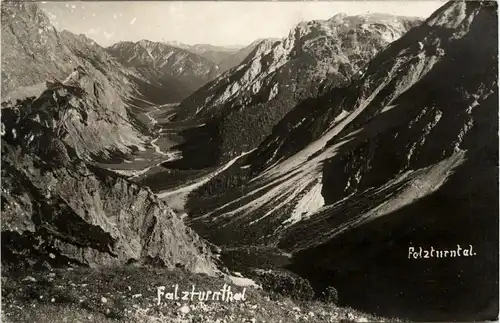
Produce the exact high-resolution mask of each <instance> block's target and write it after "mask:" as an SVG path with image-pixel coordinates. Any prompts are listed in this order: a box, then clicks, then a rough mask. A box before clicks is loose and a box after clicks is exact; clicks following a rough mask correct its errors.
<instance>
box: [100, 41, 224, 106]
mask: <svg viewBox="0 0 500 323" xmlns="http://www.w3.org/2000/svg"><path fill="white" fill-rule="evenodd" d="M107 51H108V52H109V53H110V54H111V55H113V56H114V57H116V59H118V60H119V61H120V62H121V63H122V64H123V65H125V66H127V67H130V68H132V69H133V70H135V71H137V73H139V74H141V75H142V76H143V77H145V78H146V79H147V80H149V81H150V82H152V83H158V84H161V85H163V87H164V88H165V92H168V91H173V92H174V93H176V94H177V95H176V96H174V97H173V99H175V100H177V101H171V102H179V101H181V100H182V99H183V98H185V97H186V96H188V95H189V94H191V93H192V92H194V91H195V90H197V89H198V88H199V87H200V86H202V85H203V84H205V83H207V82H208V81H210V80H211V79H212V78H214V77H215V75H216V74H217V70H218V66H217V65H216V64H215V63H214V62H212V61H211V60H209V59H207V58H204V57H202V56H199V55H197V54H194V53H192V52H190V51H188V50H185V49H181V48H177V47H173V46H169V45H167V44H164V43H158V42H152V41H148V40H141V41H138V42H135V43H134V42H120V43H117V44H114V45H112V46H110V47H108V48H107Z"/></svg>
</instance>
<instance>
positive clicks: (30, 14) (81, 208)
mask: <svg viewBox="0 0 500 323" xmlns="http://www.w3.org/2000/svg"><path fill="white" fill-rule="evenodd" d="M103 53H104V52H103V51H102V49H101V48H100V47H98V46H95V45H94V43H93V42H92V41H91V40H89V39H86V38H85V37H83V36H74V35H72V34H70V33H65V32H63V33H58V32H56V31H55V30H54V29H53V27H52V26H50V25H49V24H48V20H47V19H46V17H45V15H44V14H43V13H42V12H41V11H40V10H39V9H38V7H37V6H36V4H35V3H2V64H3V65H2V73H4V75H3V76H5V77H2V95H4V94H5V95H6V96H8V95H10V94H13V93H15V92H16V91H17V90H22V92H25V89H26V87H28V86H30V85H36V84H37V82H43V84H42V85H43V88H44V89H40V92H38V93H37V95H36V96H33V97H29V98H26V99H20V98H19V99H16V102H15V103H13V102H9V101H5V102H3V103H2V115H1V117H2V120H1V121H2V154H1V156H2V193H1V195H2V212H1V214H2V265H4V266H10V265H14V266H21V265H26V266H34V265H43V264H44V263H48V264H50V265H56V266H58V265H67V264H68V262H69V263H76V264H80V265H87V266H92V267H94V266H103V265H120V264H126V263H132V262H139V263H151V262H153V263H158V264H162V265H164V266H167V267H170V268H174V267H176V266H183V267H185V268H187V269H189V270H192V271H202V272H206V273H213V272H214V270H215V265H214V263H213V262H212V260H211V256H210V250H209V247H208V246H207V244H205V243H204V242H203V241H202V240H201V239H200V238H199V237H198V236H197V235H196V234H195V233H194V232H193V231H192V230H190V229H188V228H187V227H186V226H185V225H184V224H183V222H182V220H181V219H180V218H178V217H177V215H175V214H174V213H173V212H172V211H171V209H169V208H168V206H166V205H165V203H164V202H162V201H161V200H158V198H157V197H155V196H154V194H152V192H151V191H150V190H147V189H145V188H142V187H139V186H137V185H136V184H133V183H131V182H128V181H127V180H125V179H123V178H120V177H118V176H117V175H116V174H113V173H111V172H107V171H105V170H102V169H99V168H97V167H95V166H92V163H93V162H94V161H96V160H103V159H109V158H111V157H113V156H115V155H117V154H118V155H123V154H127V153H129V152H131V151H133V150H134V149H141V147H143V145H145V142H146V141H148V140H150V138H148V137H147V136H145V135H143V134H142V133H141V132H140V131H139V130H138V129H137V127H136V126H135V125H134V124H133V121H131V120H130V118H129V113H128V112H127V107H128V105H127V104H126V103H125V101H127V100H129V99H130V95H131V93H134V92H133V91H135V89H134V87H133V86H132V84H130V83H128V82H127V80H128V78H127V77H126V76H127V74H126V73H127V71H126V70H123V68H122V67H121V65H119V64H118V63H117V62H116V61H114V60H112V59H111V58H110V57H109V56H106V55H107V54H105V53H104V54H103ZM107 58H109V59H110V60H109V61H108V60H107ZM74 68H76V69H75V70H73V69H74ZM70 73H71V74H70ZM68 75H69V77H67V76H68ZM51 76H53V77H54V79H56V80H54V81H53V82H47V83H45V82H44V81H45V80H46V79H47V78H48V79H49V80H50V77H51ZM66 77H67V78H66ZM64 78H66V79H64ZM57 79H58V80H57ZM24 96H26V94H25V95H24ZM21 97H22V96H21Z"/></svg>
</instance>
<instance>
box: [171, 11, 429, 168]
mask: <svg viewBox="0 0 500 323" xmlns="http://www.w3.org/2000/svg"><path fill="white" fill-rule="evenodd" d="M418 22H419V21H418V20H411V19H405V18H399V17H393V16H380V15H366V16H354V17H348V16H345V15H337V16H335V17H333V18H332V19H330V20H326V21H310V22H303V23H300V24H299V25H298V26H297V27H296V28H294V29H293V30H292V31H291V32H290V34H289V36H288V37H286V38H284V39H283V40H279V41H273V40H265V41H263V42H261V43H259V45H258V46H257V47H256V48H255V49H253V51H252V53H250V55H249V56H248V57H247V58H246V59H245V60H244V62H243V64H241V65H240V66H238V67H237V68H234V69H233V70H230V71H228V72H226V73H224V74H222V75H220V76H219V77H218V78H216V79H215V80H214V81H212V82H210V83H208V84H206V85H205V86H204V87H202V88H201V89H200V90H198V91H197V92H195V93H194V94H193V95H191V96H190V97H188V98H187V99H185V100H184V101H183V102H182V103H181V105H180V107H179V114H178V119H179V120H183V119H186V118H188V119H189V118H195V119H198V120H204V121H206V126H205V127H203V128H201V129H197V130H195V131H193V132H190V133H187V134H185V137H186V138H194V139H193V140H189V139H188V143H187V144H186V145H185V146H184V147H181V148H182V149H183V150H184V151H186V152H187V153H186V156H187V157H186V158H187V159H189V156H190V155H191V154H192V155H193V156H195V155H197V154H198V153H200V152H199V151H197V150H196V149H197V148H199V149H201V150H203V149H204V148H205V147H207V146H210V147H211V151H216V152H215V153H213V154H212V155H214V156H213V157H214V159H215V161H214V160H207V162H208V163H210V162H212V163H214V162H215V163H217V162H218V161H220V160H225V159H227V158H229V157H231V156H235V155H238V154H239V153H240V152H242V151H248V150H251V149H252V148H255V147H256V146H257V145H258V144H259V143H260V142H261V141H262V140H263V139H264V138H265V137H266V136H267V135H269V134H270V132H271V129H272V127H273V126H274V125H276V123H278V122H279V121H280V120H281V118H282V117H283V116H285V115H286V113H288V112H289V111H290V110H291V109H292V108H293V107H294V106H295V105H296V104H298V103H299V102H301V101H302V100H304V99H306V98H308V97H315V96H317V95H318V94H319V93H321V92H322V91H323V90H324V89H325V88H329V87H342V86H345V85H347V84H349V82H350V79H351V77H352V76H353V75H354V74H356V73H358V72H359V71H360V69H362V67H363V66H364V64H365V63H366V62H367V61H368V60H369V59H370V58H372V57H373V56H374V55H375V54H376V53H377V52H378V51H380V50H381V49H383V48H384V47H386V46H387V45H388V44H389V43H390V42H392V41H394V40H395V39H397V38H399V37H400V36H401V35H403V34H404V33H405V32H406V31H407V30H408V29H409V28H410V27H412V26H414V25H417V24H418ZM242 127H243V129H244V131H241V129H242ZM197 146H198V147H197ZM190 165H191V164H190Z"/></svg>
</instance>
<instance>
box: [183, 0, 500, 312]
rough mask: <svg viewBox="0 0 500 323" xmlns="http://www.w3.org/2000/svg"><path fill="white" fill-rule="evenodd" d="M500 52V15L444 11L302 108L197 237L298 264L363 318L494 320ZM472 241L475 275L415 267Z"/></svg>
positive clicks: (459, 5) (467, 263)
mask: <svg viewBox="0 0 500 323" xmlns="http://www.w3.org/2000/svg"><path fill="white" fill-rule="evenodd" d="M479 35H482V38H481V37H479ZM497 41H498V35H497V4H496V3H494V2H488V1H485V2H464V1H459V2H449V3H447V4H445V5H444V6H443V7H442V8H440V9H439V10H438V11H436V13H434V14H433V15H431V17H429V18H428V19H427V20H426V21H425V22H424V23H423V24H422V25H420V26H418V27H415V28H413V29H411V30H410V31H408V33H406V34H405V35H404V36H403V37H401V38H400V39H398V40H396V41H394V42H393V43H391V44H390V45H389V46H388V47H387V48H386V49H385V50H383V51H381V52H380V53H378V54H377V55H376V56H375V57H374V58H373V59H372V60H371V61H370V63H369V64H368V65H367V67H366V69H365V70H363V73H362V76H361V77H360V78H359V79H358V80H355V81H353V84H352V85H351V86H350V87H348V88H344V89H332V90H330V91H329V92H326V93H325V94H324V95H322V96H321V97H320V98H318V99H311V100H310V101H309V103H308V105H304V106H301V105H299V106H297V107H296V108H295V109H294V110H293V111H292V112H291V113H290V114H289V115H288V116H287V117H285V118H284V119H283V121H282V122H281V124H278V126H276V127H275V129H274V134H273V135H271V136H270V137H269V138H267V139H266V141H265V142H264V143H263V144H261V145H260V147H259V148H258V149H257V150H256V151H255V152H253V153H251V154H250V155H249V156H248V158H247V159H246V160H243V161H241V162H240V163H238V164H235V165H234V166H233V167H231V168H230V169H228V170H227V171H226V172H225V173H222V174H219V176H218V177H216V178H214V179H213V180H212V182H211V183H209V184H207V185H205V187H203V188H202V189H200V190H198V191H197V192H195V193H194V194H193V195H192V196H191V201H190V202H188V208H189V207H191V209H190V210H189V211H190V214H191V215H193V216H194V218H193V219H192V220H191V225H192V226H193V227H195V228H196V229H197V231H198V232H202V233H203V235H204V236H205V237H207V238H209V239H211V240H212V241H214V242H216V243H218V244H228V245H231V246H237V245H247V244H249V243H255V242H256V241H259V243H261V244H265V245H270V246H277V247H278V248H280V249H282V250H284V251H285V252H291V253H292V254H293V258H292V259H293V264H292V265H291V267H290V268H291V269H292V270H294V271H295V272H298V273H300V274H301V275H304V276H305V277H308V278H309V279H311V280H312V281H313V283H314V284H316V285H317V286H319V285H324V284H327V283H331V284H333V285H335V286H336V287H337V288H338V290H339V293H340V294H345V297H346V303H349V304H356V306H357V307H358V308H363V309H365V310H370V311H379V310H382V311H385V312H386V313H387V312H390V311H391V309H394V304H398V307H399V311H400V312H397V311H396V310H395V311H394V313H392V314H393V315H396V316H398V315H404V314H405V313H406V315H407V316H410V317H411V318H412V319H415V320H430V319H436V318H438V319H443V320H447V319H452V318H456V317H458V316H460V315H462V316H460V317H464V315H465V316H466V317H468V318H472V317H476V319H477V316H474V315H477V313H484V314H481V315H484V318H485V317H491V315H492V313H494V312H495V308H496V311H498V307H495V305H494V303H495V299H497V298H496V296H495V295H496V294H497V288H498V278H496V274H495V272H496V270H497V268H498V263H497V262H498V245H497V244H496V243H494V241H496V239H497V238H496V237H497V236H498V230H497V229H496V228H497V227H498V217H497V213H498V135H497V133H498V118H496V117H495V116H496V115H497V114H498V102H497V98H498V89H497V84H498V83H497V77H498V74H497V73H498V71H497V66H498V48H497ZM241 227H245V228H246V230H245V232H241V230H240V228H241ZM215 228H217V235H212V234H211V232H214V229H215ZM475 232H481V237H480V236H478V235H477V234H476V233H475ZM460 241H468V243H470V244H471V245H473V246H474V248H476V250H478V251H477V254H476V259H475V260H474V261H471V260H469V259H465V258H460V259H456V260H451V261H439V260H431V261H428V262H425V261H422V262H415V261H411V260H408V255H407V253H408V247H409V246H419V245H420V246H422V245H425V246H427V247H429V246H430V245H432V246H433V247H434V248H446V247H449V246H452V247H453V246H456V244H457V243H460ZM429 248H430V247H429ZM313 260H314V261H313ZM479 263H483V264H486V265H484V266H482V265H479ZM368 268H373V270H371V271H370V274H369V275H367V274H366V271H367V270H369V269H368ZM443 272H446V277H443V274H442V273H443ZM408 277H411V278H410V279H409V278H408ZM485 277H488V278H487V279H485ZM436 281H439V282H440V284H439V285H436V284H435V283H434V282H436ZM354 285H355V286H356V288H354V287H353V286H354ZM416 286H418V287H416ZM445 286H446V287H445ZM478 286H482V287H481V288H478ZM366 288H369V289H370V292H366ZM471 290H474V291H476V292H475V293H474V299H473V300H472V299H471V298H470V297H469V296H470V291H471ZM480 290H481V292H480ZM483 291H484V292H483ZM422 295H425V297H424V298H425V299H426V300H427V301H425V300H423V298H422ZM382 299H386V300H388V301H380V300H382ZM440 299H450V300H452V301H450V302H449V303H446V302H442V301H438V300H440ZM389 300H390V301H389ZM444 303H446V304H444ZM458 303H460V307H461V310H460V311H459V312H460V313H459V314H457V311H456V304H458ZM374 304H376V305H374ZM468 315H469V316H468ZM495 315H496V314H495ZM481 317H483V316H481Z"/></svg>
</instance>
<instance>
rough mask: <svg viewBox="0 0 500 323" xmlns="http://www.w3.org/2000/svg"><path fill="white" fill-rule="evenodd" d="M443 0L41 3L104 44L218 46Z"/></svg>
mask: <svg viewBox="0 0 500 323" xmlns="http://www.w3.org/2000/svg"><path fill="white" fill-rule="evenodd" d="M443 4H444V2H443V1H433V0H413V1H411V0H410V1H401V0H393V1H385V0H384V1H380V0H379V1H374V0H371V1H297V2H295V1H286V2H285V1H284V2H276V1H272V2H264V1H257V2H254V1H200V2H198V1H184V2H183V1H168V2H167V1H140V2H136V1H113V2H103V1H99V2H98V1H95V2H94V1H85V2H78V1H68V2H65V1H58V2H42V3H40V6H41V7H42V8H43V9H44V10H45V12H46V13H47V14H48V16H49V18H50V20H51V21H52V23H53V24H54V26H55V27H56V28H57V29H60V30H62V29H66V30H69V31H71V32H74V33H76V34H86V35H87V36H88V37H90V38H92V39H94V40H95V41H96V42H97V43H99V44H100V45H102V46H109V45H112V44H114V43H116V42H119V41H125V40H129V41H138V40H141V39H148V40H151V41H178V42H181V43H185V44H190V45H194V44H211V45H219V46H229V45H247V44H250V43H251V42H253V41H254V40H257V39H260V38H282V37H285V36H287V35H288V33H289V31H290V29H292V28H293V27H294V26H295V25H296V24H297V23H299V22H300V21H305V20H315V19H328V18H331V17H332V16H334V15H335V14H337V13H341V12H342V13H346V14H347V15H357V14H365V13H375V12H378V13H390V14H395V15H401V16H416V17H422V18H427V17H428V16H430V15H431V14H432V13H433V12H434V11H435V10H436V9H437V8H439V7H440V6H442V5H443Z"/></svg>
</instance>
